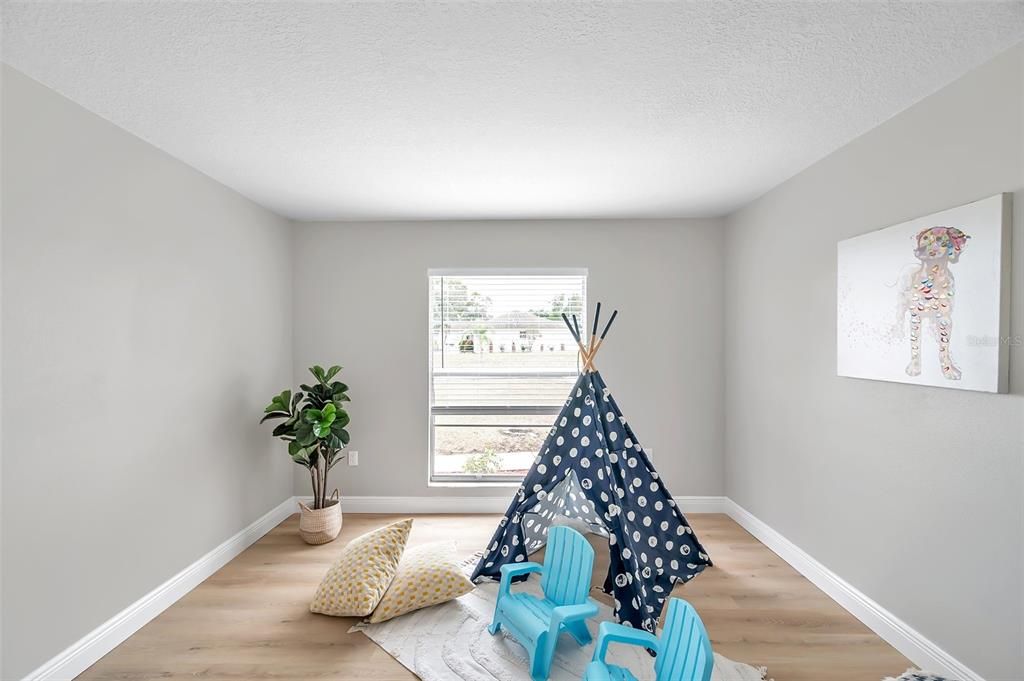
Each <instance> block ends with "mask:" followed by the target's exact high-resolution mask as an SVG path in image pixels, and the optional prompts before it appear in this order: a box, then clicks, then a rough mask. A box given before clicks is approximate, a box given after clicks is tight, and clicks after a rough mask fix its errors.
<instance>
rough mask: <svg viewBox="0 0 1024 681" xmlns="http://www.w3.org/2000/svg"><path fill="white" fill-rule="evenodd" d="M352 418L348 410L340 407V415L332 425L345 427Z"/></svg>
mask: <svg viewBox="0 0 1024 681" xmlns="http://www.w3.org/2000/svg"><path fill="white" fill-rule="evenodd" d="M350 420H351V419H349V416H348V412H347V411H345V410H344V409H339V410H338V416H337V418H335V419H334V423H333V424H331V425H332V427H333V426H341V427H342V428H344V427H345V426H347V425H348V424H349V421H350Z"/></svg>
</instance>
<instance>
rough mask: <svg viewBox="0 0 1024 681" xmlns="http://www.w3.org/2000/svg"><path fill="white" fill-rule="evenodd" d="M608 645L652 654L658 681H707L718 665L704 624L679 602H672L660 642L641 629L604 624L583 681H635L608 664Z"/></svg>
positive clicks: (626, 672) (678, 600) (679, 600)
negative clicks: (620, 644) (647, 651)
mask: <svg viewBox="0 0 1024 681" xmlns="http://www.w3.org/2000/svg"><path fill="white" fill-rule="evenodd" d="M609 643H626V644H629V645H636V646H643V647H644V648H648V649H650V650H653V651H654V652H655V653H656V654H657V657H656V658H655V661H654V678H655V679H656V681H708V680H709V679H710V678H711V668H712V667H713V666H714V664H715V658H714V655H712V653H711V642H710V641H709V640H708V632H707V631H706V630H705V629H704V623H703V622H701V620H700V616H698V615H697V611H696V610H694V609H693V606H692V605H690V604H689V603H687V602H686V601H684V600H682V599H679V598H672V599H669V604H668V616H667V617H666V618H665V626H664V627H663V628H662V630H661V638H660V639H659V638H657V637H655V636H654V635H653V634H650V633H648V632H646V631H643V630H641V629H634V628H632V627H624V626H622V625H621V624H616V623H615V622H602V623H601V628H600V631H599V633H598V636H597V649H596V650H595V651H594V661H593V662H591V663H590V664H589V665H588V666H587V672H586V674H584V676H583V681H636V677H635V676H633V675H632V674H631V673H630V672H629V670H628V669H626V668H624V667H616V666H615V665H610V664H606V663H605V661H604V658H605V655H606V654H607V653H608V644H609Z"/></svg>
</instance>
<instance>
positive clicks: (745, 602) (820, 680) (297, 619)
mask: <svg viewBox="0 0 1024 681" xmlns="http://www.w3.org/2000/svg"><path fill="white" fill-rule="evenodd" d="M398 517H400V516H385V515H347V516H346V517H345V526H344V530H343V531H342V536H341V537H339V539H338V540H337V541H335V542H333V543H331V544H326V545H324V546H307V545H306V544H304V543H303V542H302V540H301V539H300V538H299V536H298V516H292V517H291V518H290V519H288V520H286V521H285V522H284V523H282V524H281V525H279V526H278V527H277V528H275V529H274V530H273V531H272V532H270V533H269V534H267V535H266V536H265V537H263V538H262V539H261V540H260V541H258V542H257V543H256V544H254V545H253V546H252V547H250V548H249V549H248V550H247V551H245V552H244V553H243V554H242V555H240V556H238V557H237V558H235V559H234V560H233V561H231V562H230V563H229V564H228V565H226V566H225V567H224V568H223V569H221V570H220V571H219V572H217V573H216V574H215V575H213V576H212V577H210V578H209V579H207V580H206V581H205V582H203V583H202V584H201V585H200V586H199V587H198V588H196V589H195V590H194V591H192V592H191V593H189V594H188V595H187V596H185V597H184V598H182V599H181V600H180V601H178V602H177V603H175V604H174V605H173V606H172V607H171V608H169V609H168V610H166V611H165V612H163V613H162V614H161V615H160V616H159V617H157V618H156V619H154V620H153V621H152V622H150V623H149V624H147V625H146V626H145V627H143V628H142V629H141V630H139V631H138V632H137V633H136V634H135V635H134V636H132V637H131V638H129V639H128V640H127V641H125V642H124V643H122V644H121V645H120V646H118V647H117V648H115V649H114V650H113V651H111V652H110V653H109V654H108V655H106V656H105V657H104V658H103V659H101V660H100V661H99V662H97V663H96V664H94V665H93V666H92V667H90V668H89V669H88V670H86V671H85V672H84V673H83V674H82V675H81V676H80V677H79V679H155V678H160V679H185V678H189V679H193V678H197V677H198V678H203V679H237V680H242V679H276V680H291V679H296V680H297V679H373V680H376V681H380V680H386V681H392V680H394V681H398V680H403V681H404V680H407V679H415V678H416V677H415V676H413V675H412V674H411V673H409V672H407V671H406V670H405V669H404V668H403V667H402V666H401V665H399V664H398V663H397V662H395V661H394V660H393V659H392V658H391V657H390V656H389V655H388V654H387V653H385V652H384V651H383V650H381V649H380V648H378V647H377V646H376V645H375V644H374V643H373V642H371V641H370V640H369V639H368V638H366V637H365V636H363V635H362V634H359V633H356V634H349V633H347V631H348V628H349V627H350V626H351V625H352V624H353V623H354V621H355V620H354V619H350V618H332V617H324V616H322V615H313V614H310V612H309V610H308V603H309V600H310V598H311V597H312V595H313V592H314V591H315V590H316V587H317V584H319V582H320V578H321V577H322V576H323V574H324V572H325V571H326V569H327V567H328V566H329V565H330V563H331V562H332V559H333V558H334V557H335V556H336V555H337V554H338V552H339V551H340V550H341V548H342V546H343V545H344V544H345V543H346V542H347V541H348V540H349V539H351V538H353V537H355V536H357V535H359V534H362V533H363V532H366V531H369V530H371V529H373V528H376V527H379V526H381V525H384V524H386V523H387V522H389V521H391V520H393V519H395V518H398ZM688 518H689V520H690V522H691V523H692V524H693V527H694V530H695V531H696V532H697V535H698V536H699V537H700V539H701V541H702V543H703V544H704V546H705V548H706V549H707V550H708V553H709V554H710V555H711V558H712V560H713V561H714V562H715V567H713V568H709V569H708V570H705V571H704V573H703V574H701V575H699V576H698V577H696V578H695V579H694V580H693V581H692V582H690V583H689V584H688V585H686V586H681V587H677V589H676V592H675V595H677V596H682V597H684V598H686V599H687V600H689V601H690V602H691V603H693V605H694V606H695V607H696V608H697V610H698V612H700V615H701V617H702V618H703V620H704V622H705V624H706V625H707V628H708V633H709V634H710V637H711V643H712V647H713V648H714V649H715V650H716V651H718V652H720V653H722V654H723V655H725V656H727V657H730V658H732V659H734V660H739V661H742V662H746V663H748V664H753V665H765V666H767V667H768V672H769V676H770V677H773V678H774V679H775V681H879V680H880V679H882V678H883V677H885V676H889V675H892V676H897V675H899V674H900V673H902V672H903V671H904V670H905V669H907V667H909V666H910V663H909V662H908V661H907V660H906V659H905V658H904V657H903V656H902V655H900V654H899V653H897V652H896V651H895V650H894V649H893V648H891V647H890V646H889V645H888V644H886V643H885V642H884V641H882V640H881V639H880V638H878V637H877V636H875V635H874V634H873V633H872V632H871V631H870V630H868V629H867V628H866V627H865V626H864V625H862V624H861V623H860V622H858V621H857V620H855V619H854V618H853V616H851V615H850V614H849V613H847V612H846V611H845V610H843V609H842V608H840V607H839V606H838V605H836V604H835V603H834V602H833V601H832V600H831V599H829V598H828V597H827V596H825V594H823V593H822V592H821V591H819V590H818V589H817V588H816V587H814V586H813V585H812V584H811V583H810V582H808V581H807V580H806V579H804V578H803V577H801V576H800V575H799V574H797V573H796V572H795V571H794V570H793V569H792V568H791V567H790V566H789V565H787V564H786V563H785V562H783V561H782V559H780V558H779V557H778V556H776V555H775V554H774V553H772V552H771V551H769V550H768V549H767V548H765V547H764V546H763V545H762V544H760V543H759V542H758V541H757V540H756V539H754V538H753V537H751V536H750V535H749V534H747V533H746V532H745V531H744V530H743V529H741V528H740V527H739V526H738V525H736V523H734V522H733V521H732V520H731V519H729V518H728V517H727V516H724V515H690V516H688ZM497 519H498V516H487V515H474V516H451V515H423V516H416V521H415V523H414V526H413V531H412V536H411V537H410V545H415V544H420V543H424V542H429V541H436V540H439V539H455V540H457V541H458V544H459V549H460V553H463V554H465V555H466V556H469V555H471V554H472V553H473V552H475V551H476V550H478V549H481V548H482V547H484V545H485V544H486V542H487V540H488V539H489V538H490V536H491V533H492V532H493V530H494V527H495V524H496V522H497ZM597 555H598V565H597V567H596V568H595V570H594V579H595V583H598V582H601V581H603V579H604V571H605V569H606V567H607V556H606V554H605V553H604V552H602V551H601V550H598V551H597ZM600 597H601V598H606V597H605V596H604V595H603V594H602V595H601V596H600Z"/></svg>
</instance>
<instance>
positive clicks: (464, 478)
mask: <svg viewBox="0 0 1024 681" xmlns="http://www.w3.org/2000/svg"><path fill="white" fill-rule="evenodd" d="M530 275H533V276H575V277H583V310H584V315H585V314H586V310H587V294H588V289H589V287H590V276H589V270H588V269H587V268H586V267H490V268H480V267H445V268H430V269H428V270H427V485H428V486H430V487H473V486H476V487H518V486H519V485H520V484H522V481H523V480H522V478H521V477H518V476H514V475H485V474H478V475H468V474H465V473H461V474H458V475H450V474H435V473H434V417H435V416H438V415H458V416H463V415H517V416H518V415H537V416H550V417H551V423H554V420H555V417H556V416H558V414H559V412H560V411H561V409H562V407H561V405H559V406H555V407H547V406H534V407H455V408H452V407H435V406H434V404H433V394H434V353H433V352H432V350H431V345H430V340H431V328H432V322H433V317H432V307H433V300H432V299H431V286H430V279H431V277H472V276H477V277H480V276H530ZM579 322H580V328H585V327H586V320H585V319H580V320H579ZM577 374H578V371H576V370H573V371H571V372H570V371H568V370H567V371H566V372H565V374H564V375H565V376H570V375H572V376H575V375H577ZM515 375H516V376H522V375H523V373H522V372H517V373H516V374H515ZM544 375H545V376H550V375H552V372H545V373H544ZM555 375H557V376H562V375H563V374H562V373H560V372H557V373H555ZM545 425H547V424H545Z"/></svg>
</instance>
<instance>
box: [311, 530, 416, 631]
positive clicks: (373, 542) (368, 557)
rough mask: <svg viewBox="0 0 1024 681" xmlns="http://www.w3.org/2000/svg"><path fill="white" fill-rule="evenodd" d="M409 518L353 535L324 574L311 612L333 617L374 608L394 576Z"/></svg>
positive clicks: (368, 610) (351, 615) (403, 547)
mask: <svg viewBox="0 0 1024 681" xmlns="http://www.w3.org/2000/svg"><path fill="white" fill-rule="evenodd" d="M410 529H412V518H409V519H408V520H402V521H400V522H397V523H394V524H392V525H388V526H386V527H382V528H380V529H379V530H374V531H373V532H367V533H366V534H364V535H362V536H359V537H356V538H355V539H353V540H352V541H350V542H349V543H348V546H346V547H345V548H344V549H342V551H341V556H339V557H338V559H337V560H336V561H335V562H334V565H332V566H331V569H330V570H328V571H327V574H326V575H324V579H323V581H322V582H320V587H319V588H318V589H317V590H316V596H314V597H313V602H312V603H310V604H309V609H310V611H312V612H318V613H321V614H323V615H333V616H335V617H365V616H366V615H369V614H370V613H371V612H373V609H374V608H375V607H377V604H378V603H380V599H381V598H382V597H383V596H384V592H385V591H387V588H388V585H390V584H391V580H392V579H394V577H395V572H396V571H397V570H398V562H399V560H400V559H401V557H402V551H404V550H405V542H406V541H408V539H409V530H410Z"/></svg>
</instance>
